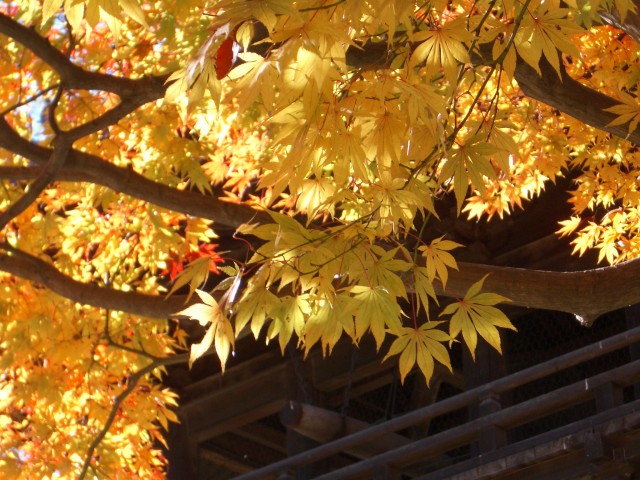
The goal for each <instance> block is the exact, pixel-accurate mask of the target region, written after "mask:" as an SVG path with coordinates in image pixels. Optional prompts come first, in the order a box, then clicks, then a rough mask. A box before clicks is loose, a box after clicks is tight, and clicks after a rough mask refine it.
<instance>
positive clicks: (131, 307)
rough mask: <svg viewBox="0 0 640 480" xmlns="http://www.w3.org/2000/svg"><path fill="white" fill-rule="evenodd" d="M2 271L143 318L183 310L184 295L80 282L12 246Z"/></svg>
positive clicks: (0, 263)
mask: <svg viewBox="0 0 640 480" xmlns="http://www.w3.org/2000/svg"><path fill="white" fill-rule="evenodd" d="M0 270H2V271H4V272H6V273H10V274H12V275H15V276H17V277H20V278H23V279H25V280H30V281H32V282H37V283H41V284H42V285H44V286H45V287H47V288H49V289H50V290H51V291H53V292H55V293H57V294H58V295H60V296H61V297H64V298H67V299H69V300H72V301H74V302H77V303H80V304H83V305H91V306H93V307H98V308H105V309H109V310H118V311H122V312H127V313H132V314H134V315H140V316H143V317H153V318H168V317H169V316H170V315H171V314H173V313H175V312H177V311H179V310H182V309H183V308H184V305H185V298H184V297H169V298H167V299H165V298H163V297H161V296H158V295H147V294H143V293H135V292H122V291H119V290H114V289H112V288H107V287H100V286H98V285H90V284H85V283H82V282H78V281H76V280H74V279H72V278H70V277H68V276H66V275H64V274H62V273H60V272H59V271H58V270H56V268H55V267H53V266H52V265H50V264H48V263H47V262H45V261H43V260H40V259H39V258H36V257H34V256H32V255H29V254H28V253H25V252H21V251H17V250H14V249H11V251H9V252H8V253H0Z"/></svg>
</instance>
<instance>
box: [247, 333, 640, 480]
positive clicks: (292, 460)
mask: <svg viewBox="0 0 640 480" xmlns="http://www.w3.org/2000/svg"><path fill="white" fill-rule="evenodd" d="M637 341H640V327H636V328H633V329H631V330H627V331H624V332H621V333H619V334H617V335H614V336H612V337H609V338H606V339H604V340H601V341H599V342H596V343H593V344H591V345H588V346H586V347H582V348H579V349H577V350H574V351H572V352H569V353H566V354H564V355H561V356H559V357H555V358H553V359H550V360H547V361H546V362H543V363H540V364H537V365H534V366H532V367H529V368H526V369H524V370H520V371H519V372H516V373H513V374H511V375H508V376H505V377H502V378H499V379H497V380H494V381H492V382H490V383H487V384H485V385H482V386H479V387H476V388H473V389H471V390H467V391H466V392H462V393H460V394H458V395H455V396H453V397H450V398H448V399H446V400H443V401H441V402H437V403H434V404H432V405H428V406H426V407H423V408H420V409H417V410H414V411H412V412H409V413H406V414H404V415H401V416H398V417H395V418H393V419H391V420H388V421H386V422H384V423H381V424H378V425H373V426H371V427H369V428H367V429H364V430H361V431H359V432H356V433H353V434H351V435H347V436H345V437H342V438H339V439H337V440H334V441H332V442H330V443H326V444H324V445H320V446H318V447H316V448H312V449H310V450H307V451H305V452H301V453H299V454H296V455H294V456H291V457H288V458H285V459H283V460H280V461H278V462H275V463H272V464H270V465H267V466H265V467H262V468H259V469H257V470H254V471H252V472H249V473H246V474H244V475H240V476H237V477H235V478H236V480H254V479H256V480H257V479H264V478H268V477H269V476H273V475H276V474H278V473H281V472H285V471H287V470H288V469H291V468H293V467H297V466H300V465H305V464H308V463H312V462H316V461H318V460H321V459H323V458H327V457H330V456H332V455H335V454H338V453H341V452H343V451H345V450H347V449H348V448H350V447H353V446H354V445H357V444H360V443H366V442H368V441H370V440H372V439H374V438H378V437H381V436H383V435H386V434H388V433H391V432H395V431H397V430H402V429H404V428H407V427H410V426H412V425H415V424H417V423H420V422H425V421H427V420H429V419H431V418H433V417H437V416H439V415H443V414H445V413H448V412H451V411H454V410H458V409H461V408H463V407H466V406H468V405H470V404H472V403H474V402H476V401H478V400H479V399H481V398H484V397H486V396H487V395H489V394H492V393H498V394H499V393H502V392H505V391H508V390H511V389H513V388H516V387H519V386H521V385H524V384H526V383H529V382H532V381H535V380H538V379H540V378H542V377H545V376H548V375H551V374H553V373H556V372H559V371H560V370H564V369H566V368H570V367H572V366H575V365H577V364H579V363H582V362H585V361H588V360H592V359H594V358H597V357H599V356H601V355H605V354H607V353H609V352H612V351H615V350H619V349H620V348H624V347H626V346H628V345H630V344H632V343H634V342H637Z"/></svg>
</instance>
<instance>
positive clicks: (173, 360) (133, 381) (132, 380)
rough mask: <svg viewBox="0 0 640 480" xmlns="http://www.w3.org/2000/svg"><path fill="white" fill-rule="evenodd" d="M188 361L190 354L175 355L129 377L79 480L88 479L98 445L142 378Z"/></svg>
mask: <svg viewBox="0 0 640 480" xmlns="http://www.w3.org/2000/svg"><path fill="white" fill-rule="evenodd" d="M188 360H189V354H186V353H185V354H181V355H173V356H171V357H165V358H159V359H156V360H154V361H152V362H151V363H150V364H149V365H147V366H146V367H143V368H141V369H140V370H138V371H137V372H136V373H134V374H133V375H131V376H130V377H129V379H128V381H127V388H125V389H124V390H123V391H122V392H120V394H119V395H118V396H117V397H116V398H115V399H114V400H113V405H112V406H111V410H110V412H109V416H108V417H107V420H106V421H105V422H104V426H103V427H102V429H101V430H100V432H99V433H98V435H96V437H95V438H94V439H93V441H92V442H91V444H90V445H89V448H88V449H87V453H86V455H85V458H84V463H83V465H82V469H81V471H80V475H79V476H78V480H83V479H84V478H85V477H86V475H87V473H88V471H89V468H90V466H91V459H92V458H93V452H95V450H96V448H98V445H100V442H102V440H104V437H106V436H107V433H108V432H109V429H110V428H111V425H112V424H113V422H114V421H115V419H116V416H117V414H118V410H120V406H121V405H122V402H124V401H125V400H126V398H127V397H128V396H129V395H131V393H132V392H133V390H134V389H135V388H136V386H137V385H138V382H139V381H140V380H141V379H142V378H144V377H145V376H146V375H148V374H150V373H151V372H153V371H154V370H155V369H156V368H158V367H167V366H169V365H177V364H180V363H185V362H187V361H188Z"/></svg>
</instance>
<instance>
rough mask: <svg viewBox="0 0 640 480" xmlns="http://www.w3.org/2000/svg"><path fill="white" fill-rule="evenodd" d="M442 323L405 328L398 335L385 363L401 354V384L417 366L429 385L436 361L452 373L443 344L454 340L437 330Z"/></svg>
mask: <svg viewBox="0 0 640 480" xmlns="http://www.w3.org/2000/svg"><path fill="white" fill-rule="evenodd" d="M441 323H444V322H431V321H430V322H425V323H424V324H422V325H421V326H420V327H418V328H413V327H404V328H402V329H400V330H399V331H398V332H397V333H396V335H398V338H396V339H395V340H394V341H393V343H392V344H391V347H389V351H388V352H387V355H385V357H384V359H383V361H385V360H386V359H387V358H389V357H392V356H394V355H398V354H400V358H399V359H398V366H399V368H400V381H401V382H403V383H404V379H405V378H406V377H407V374H408V373H409V372H410V371H411V370H412V369H413V367H414V365H416V364H417V365H418V368H419V369H420V371H421V372H422V374H423V375H424V378H425V379H426V381H427V383H429V380H431V377H432V376H433V369H434V359H435V360H437V361H438V362H440V363H441V364H443V365H444V366H445V367H447V368H448V369H449V370H450V371H451V361H450V359H449V352H448V351H447V349H446V348H445V347H444V345H443V343H444V342H450V341H452V338H451V337H450V336H449V335H448V334H446V333H445V332H443V331H442V330H438V329H437V328H435V327H437V326H438V325H440V324H441Z"/></svg>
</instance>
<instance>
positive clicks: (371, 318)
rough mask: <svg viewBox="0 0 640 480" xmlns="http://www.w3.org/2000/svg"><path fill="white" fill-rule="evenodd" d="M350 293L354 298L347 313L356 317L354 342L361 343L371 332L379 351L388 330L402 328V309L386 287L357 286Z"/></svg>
mask: <svg viewBox="0 0 640 480" xmlns="http://www.w3.org/2000/svg"><path fill="white" fill-rule="evenodd" d="M350 291H351V293H352V294H353V297H352V299H351V301H350V302H349V304H348V305H347V310H346V311H347V313H348V314H351V315H353V316H354V325H355V331H354V335H355V337H354V340H355V341H359V340H360V339H361V338H362V335H364V334H365V333H366V332H367V331H368V330H371V334H372V335H373V338H375V340H376V345H377V347H378V349H379V348H380V346H381V345H382V341H383V340H384V337H385V332H386V331H387V329H390V330H391V331H396V330H398V329H399V328H401V323H400V313H401V310H400V307H399V306H398V303H397V302H396V301H395V299H394V296H393V295H391V294H390V293H389V291H388V290H387V289H385V288H384V287H375V288H373V287H366V286H363V285H356V286H353V287H351V288H350Z"/></svg>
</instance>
